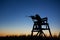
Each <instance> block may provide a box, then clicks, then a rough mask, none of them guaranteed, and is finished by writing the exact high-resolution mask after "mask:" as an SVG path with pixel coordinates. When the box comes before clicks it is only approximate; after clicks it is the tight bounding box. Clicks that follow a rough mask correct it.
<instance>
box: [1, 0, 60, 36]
mask: <svg viewBox="0 0 60 40" xmlns="http://www.w3.org/2000/svg"><path fill="white" fill-rule="evenodd" d="M35 14H39V15H40V16H41V18H44V17H48V23H49V26H50V29H51V32H52V34H54V33H55V34H58V33H59V32H60V1H59V0H0V36H4V35H22V34H30V33H31V30H32V28H33V21H32V20H31V18H29V17H26V16H30V15H35ZM47 32H48V31H47Z"/></svg>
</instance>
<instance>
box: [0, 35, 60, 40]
mask: <svg viewBox="0 0 60 40" xmlns="http://www.w3.org/2000/svg"><path fill="white" fill-rule="evenodd" d="M0 40H60V37H41V36H6V37H0Z"/></svg>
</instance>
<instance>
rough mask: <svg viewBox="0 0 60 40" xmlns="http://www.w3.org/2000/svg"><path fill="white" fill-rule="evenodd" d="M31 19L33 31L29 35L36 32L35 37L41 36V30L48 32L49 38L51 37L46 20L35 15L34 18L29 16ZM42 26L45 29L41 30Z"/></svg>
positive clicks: (42, 33)
mask: <svg viewBox="0 0 60 40" xmlns="http://www.w3.org/2000/svg"><path fill="white" fill-rule="evenodd" d="M29 17H31V18H32V20H33V22H34V24H33V29H32V31H31V35H32V36H33V32H37V34H36V36H42V35H44V36H45V34H44V32H43V31H42V30H48V31H49V33H50V36H51V37H52V34H51V31H50V28H49V24H48V21H47V20H48V18H47V17H45V18H41V17H40V16H39V15H38V14H36V15H35V16H29ZM42 25H45V26H46V28H42Z"/></svg>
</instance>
